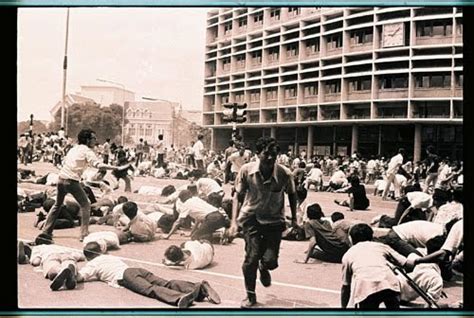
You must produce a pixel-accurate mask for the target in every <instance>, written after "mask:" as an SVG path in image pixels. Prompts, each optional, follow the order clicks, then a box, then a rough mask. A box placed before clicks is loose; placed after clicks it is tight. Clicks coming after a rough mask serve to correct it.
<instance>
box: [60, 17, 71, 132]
mask: <svg viewBox="0 0 474 318" xmlns="http://www.w3.org/2000/svg"><path fill="white" fill-rule="evenodd" d="M68 37H69V8H67V14H66V43H65V48H64V61H63V99H62V103H61V127H64V126H65V125H64V113H65V108H66V77H67V44H68ZM65 133H66V134H67V129H65Z"/></svg>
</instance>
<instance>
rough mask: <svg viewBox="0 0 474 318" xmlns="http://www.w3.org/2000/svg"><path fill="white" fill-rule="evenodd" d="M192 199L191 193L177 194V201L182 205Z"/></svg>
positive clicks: (185, 191) (184, 191)
mask: <svg viewBox="0 0 474 318" xmlns="http://www.w3.org/2000/svg"><path fill="white" fill-rule="evenodd" d="M192 197H193V194H192V193H191V191H189V190H182V191H181V192H180V193H179V196H178V198H179V200H180V201H181V202H183V203H184V202H186V201H188V200H189V199H191V198H192Z"/></svg>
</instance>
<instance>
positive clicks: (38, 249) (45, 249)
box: [18, 241, 85, 291]
mask: <svg viewBox="0 0 474 318" xmlns="http://www.w3.org/2000/svg"><path fill="white" fill-rule="evenodd" d="M18 256H19V257H18V262H19V263H20V264H28V263H30V264H31V265H33V266H34V267H38V268H41V269H42V271H43V275H44V277H45V278H47V279H49V280H51V281H52V282H51V285H50V288H51V289H52V290H53V291H56V290H58V289H59V288H61V287H62V286H63V284H60V285H58V282H57V281H56V279H57V277H58V276H60V275H64V274H61V273H62V272H63V271H64V270H65V269H67V270H69V271H71V272H72V273H76V272H77V262H81V261H84V260H85V257H84V254H83V253H82V252H80V251H77V250H75V249H72V248H69V247H64V246H59V245H55V244H41V245H30V244H26V243H24V242H22V241H19V243H18ZM64 283H65V285H66V288H67V289H73V288H75V287H76V284H75V280H66V281H64Z"/></svg>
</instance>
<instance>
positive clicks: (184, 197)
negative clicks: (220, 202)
mask: <svg viewBox="0 0 474 318" xmlns="http://www.w3.org/2000/svg"><path fill="white" fill-rule="evenodd" d="M176 210H177V212H178V213H179V217H178V219H177V220H176V221H175V223H174V224H173V227H172V229H171V231H170V232H169V233H168V235H166V236H164V237H163V238H164V239H169V238H170V236H171V235H172V234H173V233H174V232H175V231H176V230H177V229H178V227H179V226H180V224H181V223H182V222H184V220H185V219H186V218H187V217H188V216H189V217H191V219H192V220H193V221H194V227H193V229H192V230H191V239H192V240H199V239H204V240H208V241H211V240H212V234H213V233H214V232H215V231H216V230H217V229H219V228H221V227H229V225H230V224H229V223H230V222H229V219H228V218H227V215H226V214H225V212H221V211H220V209H218V208H216V207H215V206H212V205H210V204H209V203H207V202H206V201H204V200H202V199H200V198H198V197H193V195H192V193H191V191H189V190H183V191H181V193H180V194H179V198H178V201H177V202H176Z"/></svg>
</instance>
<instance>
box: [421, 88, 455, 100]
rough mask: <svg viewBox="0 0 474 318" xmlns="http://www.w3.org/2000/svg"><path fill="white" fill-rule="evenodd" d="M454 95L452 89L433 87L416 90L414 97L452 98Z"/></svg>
mask: <svg viewBox="0 0 474 318" xmlns="http://www.w3.org/2000/svg"><path fill="white" fill-rule="evenodd" d="M451 95H452V93H451V88H444V87H433V88H415V91H414V92H413V97H415V98H420V97H422V98H423V97H450V96H451Z"/></svg>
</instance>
